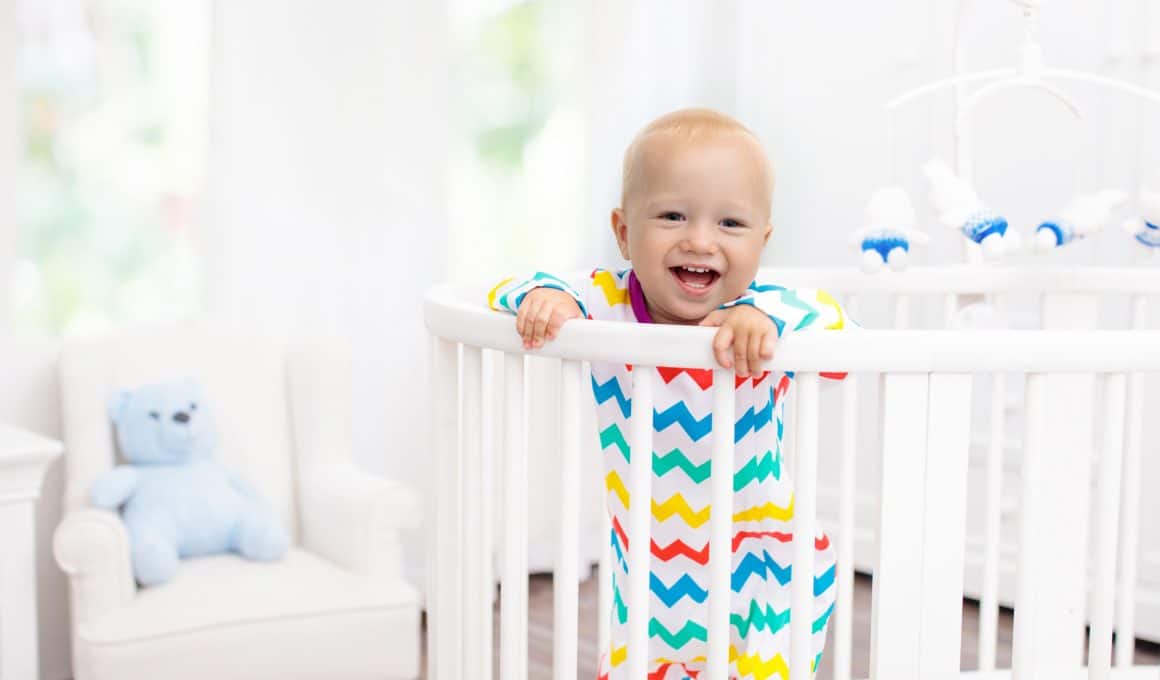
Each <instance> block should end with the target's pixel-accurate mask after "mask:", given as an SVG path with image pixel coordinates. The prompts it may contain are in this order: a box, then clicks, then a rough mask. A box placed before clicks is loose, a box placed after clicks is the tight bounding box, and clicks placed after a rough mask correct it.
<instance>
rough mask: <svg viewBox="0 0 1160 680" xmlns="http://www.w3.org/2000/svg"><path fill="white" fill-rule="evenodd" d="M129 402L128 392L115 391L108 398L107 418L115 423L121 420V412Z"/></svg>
mask: <svg viewBox="0 0 1160 680" xmlns="http://www.w3.org/2000/svg"><path fill="white" fill-rule="evenodd" d="M128 402H129V392H128V390H117V391H116V392H114V393H113V396H111V397H109V418H110V419H111V420H112V421H113V422H114V423H115V422H118V421H119V420H120V419H121V411H122V410H123V409H124V408H125V404H127V403H128Z"/></svg>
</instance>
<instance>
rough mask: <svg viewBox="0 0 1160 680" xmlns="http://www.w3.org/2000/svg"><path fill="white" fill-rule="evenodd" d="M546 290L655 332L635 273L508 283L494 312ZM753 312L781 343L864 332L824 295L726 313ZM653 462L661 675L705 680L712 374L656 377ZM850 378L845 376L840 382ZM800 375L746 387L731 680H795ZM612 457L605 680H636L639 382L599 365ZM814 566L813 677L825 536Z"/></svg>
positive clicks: (759, 300)
mask: <svg viewBox="0 0 1160 680" xmlns="http://www.w3.org/2000/svg"><path fill="white" fill-rule="evenodd" d="M537 287H551V288H556V289H559V290H563V291H565V292H567V293H569V294H571V295H572V296H573V297H574V298H575V299H576V301H577V303H579V305H580V308H581V310H582V311H583V312H584V314H585V315H586V316H587V317H588V318H589V319H598V320H602V321H628V322H638V323H650V322H651V319H650V318H649V315H648V310H647V307H646V305H645V300H644V296H643V294H642V292H641V290H640V285H639V283H637V280H636V276H635V275H634V274H633V273H632V271H631V270H624V271H621V272H619V273H613V272H609V271H605V270H599V269H598V270H596V271H594V272H592V274H591V276H590V277H589V280H588V281H587V282H585V284H584V285H582V286H578V287H577V286H572V285H569V284H568V283H565V282H564V281H563V280H561V279H559V278H557V277H555V276H552V275H550V274H544V273H538V274H536V275H534V276H531V277H528V278H526V279H523V280H519V279H507V280H505V281H503V282H501V283H500V284H499V285H498V286H496V287H495V289H493V290H492V291H491V293H490V294H489V295H488V303H489V304H490V306H491V307H492V308H493V309H496V310H503V311H509V312H515V311H516V310H517V309H518V307H519V304H520V302H521V301H522V300H523V297H524V295H525V294H526V293H527V292H528V291H530V290H532V289H533V288H537ZM735 304H752V305H754V306H755V307H757V308H758V309H760V310H762V311H763V312H765V313H767V314H769V316H770V318H772V319H773V321H774V323H775V324H776V325H777V328H778V333H779V335H784V334H785V333H788V332H794V331H802V330H807V329H818V328H826V329H841V328H843V327H844V326H846V325H853V324H852V323H851V322H850V321H849V320H847V319H846V315H845V314H844V312H843V311H842V308H841V307H840V306H839V305H838V303H837V302H835V301H834V299H833V298H832V297H830V296H829V295H828V294H827V293H825V292H824V291H820V290H792V289H786V288H782V287H780V286H776V285H769V284H761V283H758V282H754V283H752V284H750V286H749V290H748V291H746V294H745V295H744V296H743V297H741V298H739V299H738V300H735V301H733V302H731V303H728V304H726V305H724V306H726V307H728V306H732V305H735ZM656 370H657V373H658V375H659V377H660V380H659V381H657V382H656V383H655V387H654V390H653V391H654V400H655V401H654V408H655V411H654V414H653V446H654V449H655V450H654V452H653V454H652V472H653V478H652V493H653V500H652V516H653V519H652V544H651V564H650V567H651V573H650V575H649V589H650V591H651V596H650V601H649V607H650V614H651V617H650V621H649V655H650V661H649V664H648V666H649V670H650V674H649V678H650V680H681V679H684V678H697V676H698V675H699V674H700V672H701V669H702V668H703V667H704V662H705V655H706V653H707V647H708V645H707V642H706V639H707V635H706V628H705V622H706V621H707V620H708V614H709V611H708V592H707V584H708V580H709V574H708V566H707V565H708V557H709V522H708V520H709V498H710V490H709V482H708V479H709V466H710V456H711V449H712V444H711V440H712V437H709V436H708V435H709V433H710V430H711V427H712V426H711V418H712V410H713V398H712V390H711V389H710V387H711V386H712V378H713V374H712V372H711V371H708V370H688V369H678V368H664V367H660V368H657V369H656ZM827 377H839V376H827ZM792 378H793V376H792V374H789V375H787V374H784V373H771V372H768V371H767V372H765V373H764V374H763V375H761V376H759V377H756V378H748V379H740V378H738V379H737V381H736V394H737V401H736V409H737V410H736V413H737V422H736V423H735V424H734V441H735V442H736V448H735V453H734V460H735V463H734V471H733V492H734V495H733V527H734V528H733V564H732V574H733V575H732V587H733V597H732V604H731V607H730V623H731V626H730V638H731V639H730V649H729V657H730V678H739V679H746V678H753V679H755V680H765V679H766V678H778V677H780V678H781V679H782V680H788V678H789V670H788V667H787V660H788V653H789V646H790V635H789V633H790V631H789V609H790V586H789V584H790V569H791V563H792V551H791V548H792V546H791V544H790V540H791V538H792V537H791V533H790V532H791V531H792V526H791V521H790V520H791V518H792V515H793V488H792V484H791V483H790V480H789V479H788V477H787V476H786V475H784V474H783V463H782V454H781V437H782V431H783V424H782V417H783V412H784V408H783V407H784V404H783V400H784V398H785V394H786V392H787V390H788V389H789V386H790V381H791V380H792ZM592 391H593V393H594V395H595V397H596V402H597V418H598V421H599V428H600V444H601V447H602V449H603V453H602V457H603V459H604V471H605V487H606V489H607V495H606V498H607V508H608V512H609V515H610V517H611V520H612V534H611V541H612V549H613V555H614V567H613V574H612V577H613V578H612V591H613V611H612V625H611V639H612V645H611V649H608V650H602V653H601V661H600V680H606V679H609V678H611V679H612V680H616V679H617V678H623V677H624V676H625V674H626V672H627V668H628V664H627V663H626V646H625V644H626V641H627V638H628V625H627V624H628V609H627V606H626V604H625V603H626V602H627V601H628V600H629V597H628V593H627V592H626V587H627V583H628V578H627V563H626V561H625V560H626V557H627V553H628V543H629V541H631V540H633V537H632V536H628V535H626V534H625V529H626V527H627V526H628V504H629V500H630V499H629V495H628V491H627V488H626V483H627V481H628V479H629V472H628V458H629V449H628V444H627V443H626V438H627V434H628V421H629V414H630V413H631V405H630V402H629V395H631V393H632V375H631V374H630V372H629V368H628V367H626V366H625V365H623V364H600V363H594V364H592ZM814 545H815V548H816V550H817V553H816V556H815V559H814V565H815V573H814V574H813V580H814V607H813V612H812V615H813V645H812V647H813V653H814V661H813V666H814V668H815V669H816V668H817V663H818V661H819V660H820V659H821V653H822V647H823V645H824V643H825V636H826V624H827V623H828V621H829V618H830V615H831V613H832V612H833V606H834V597H835V587H834V551H833V549H832V548H831V547H830V542H829V539H828V538H827V537H826V536H825V535H824V534H819V535H818V536H817V537H816V538H815V541H814ZM794 680H797V679H796V678H795V679H794Z"/></svg>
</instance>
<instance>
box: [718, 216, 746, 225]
mask: <svg viewBox="0 0 1160 680" xmlns="http://www.w3.org/2000/svg"><path fill="white" fill-rule="evenodd" d="M721 226H722V227H744V226H745V225H744V224H742V223H741V222H738V221H737V220H735V219H733V218H731V217H726V218H725V219H723V220H721Z"/></svg>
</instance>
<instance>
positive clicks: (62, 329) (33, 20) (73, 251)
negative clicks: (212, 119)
mask: <svg viewBox="0 0 1160 680" xmlns="http://www.w3.org/2000/svg"><path fill="white" fill-rule="evenodd" d="M208 12H209V9H208V2H197V1H195V0H190V1H188V2H166V3H158V2H149V1H147V0H23V2H22V5H21V7H20V27H21V35H22V38H23V39H22V45H21V65H20V69H21V71H20V78H21V81H20V82H21V88H22V89H21V93H20V97H21V121H22V130H21V132H22V135H21V138H22V145H21V154H22V158H21V162H20V170H19V172H20V187H21V192H20V196H19V198H18V204H17V210H18V218H17V219H18V222H17V225H18V232H17V239H18V241H17V244H16V264H15V269H14V272H13V277H14V281H13V282H12V284H13V285H12V286H11V287H10V290H11V294H12V295H13V299H12V301H11V302H12V309H13V313H14V317H15V318H14V319H13V327H14V328H15V329H16V330H17V332H22V333H34V334H54V335H55V334H74V333H85V332H92V331H98V330H101V329H104V328H107V327H111V326H116V325H119V324H122V323H134V322H146V321H162V320H170V319H175V318H180V317H182V316H185V315H188V314H189V313H190V312H193V311H196V310H197V309H198V307H199V304H200V291H199V289H200V283H199V258H198V255H197V252H198V248H197V240H198V236H199V234H198V229H197V226H198V222H199V219H198V215H199V210H200V204H201V200H202V195H203V187H204V176H203V172H204V166H205V147H206V132H205V131H206V126H207V115H206V110H207V105H208V92H207V78H208V66H209V64H208V47H209V45H208V43H209V39H208V38H209V36H208V27H209V15H208Z"/></svg>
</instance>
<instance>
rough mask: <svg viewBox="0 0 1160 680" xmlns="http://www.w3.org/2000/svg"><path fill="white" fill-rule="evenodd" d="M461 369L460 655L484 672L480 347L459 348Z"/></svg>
mask: <svg viewBox="0 0 1160 680" xmlns="http://www.w3.org/2000/svg"><path fill="white" fill-rule="evenodd" d="M462 370H463V377H462V381H463V382H462V389H461V398H462V404H461V408H462V411H461V413H462V414H463V415H462V418H463V430H462V438H463V439H462V443H461V446H462V451H463V453H462V457H461V459H460V461H461V464H462V466H463V467H462V470H463V480H462V484H463V522H464V527H463V552H464V558H463V562H464V565H471V567H472V568H470V569H468V570H467V571H466V573H465V574H464V581H463V621H464V626H463V628H464V630H463V635H464V640H463V656H464V665H465V666H466V667H467V668H472V669H479V671H480V672H487V671H489V670H490V668H491V639H490V638H489V639H486V640H485V639H483V633H484V632H485V631H484V629H483V627H482V624H483V620H484V619H490V618H491V592H490V588H487V587H485V586H484V583H483V582H482V581H481V580H480V576H481V572H480V570H479V569H478V568H476V565H479V564H481V563H482V562H483V561H484V559H486V555H487V552H488V551H487V548H486V546H484V544H483V538H484V536H483V486H482V483H483V446H482V444H483V417H482V413H481V411H482V408H483V402H482V399H483V357H482V352H481V350H480V348H478V347H471V346H469V345H464V346H463V369H462ZM474 673H475V671H473V675H474ZM487 675H488V676H490V675H491V674H490V672H487Z"/></svg>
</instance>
